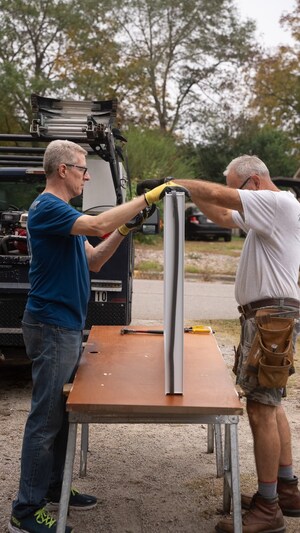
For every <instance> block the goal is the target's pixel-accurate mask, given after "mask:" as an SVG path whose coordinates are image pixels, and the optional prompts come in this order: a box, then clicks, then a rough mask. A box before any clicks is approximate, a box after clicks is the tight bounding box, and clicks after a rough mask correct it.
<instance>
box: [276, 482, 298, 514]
mask: <svg viewBox="0 0 300 533" xmlns="http://www.w3.org/2000/svg"><path fill="white" fill-rule="evenodd" d="M277 492H278V499H279V505H280V508H281V510H282V514H284V515H285V516H300V491H299V489H298V478H297V477H296V476H294V478H293V479H285V478H280V477H279V478H278V483H277Z"/></svg>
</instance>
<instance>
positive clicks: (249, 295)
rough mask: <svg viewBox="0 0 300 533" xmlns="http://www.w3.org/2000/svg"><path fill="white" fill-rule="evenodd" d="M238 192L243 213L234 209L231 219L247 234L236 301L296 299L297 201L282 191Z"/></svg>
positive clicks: (298, 256)
mask: <svg viewBox="0 0 300 533" xmlns="http://www.w3.org/2000/svg"><path fill="white" fill-rule="evenodd" d="M238 192H239V194H240V198H241V201H242V204H243V213H239V212H238V211H233V212H232V218H233V221H234V222H235V224H236V225H237V226H238V227H240V228H241V229H242V230H244V231H245V232H247V237H246V239H245V244H244V247H243V250H242V254H241V257H240V261H239V265H238V269H237V274H236V283H235V297H236V300H237V302H238V303H239V304H240V305H245V304H247V303H250V302H254V301H256V300H262V299H264V298H284V297H285V298H295V299H299V298H300V296H299V287H298V276H299V267H300V203H299V202H298V200H297V199H296V198H295V197H294V196H293V194H292V193H290V192H285V191H280V192H275V191H268V190H264V191H249V190H247V189H246V190H239V191H238Z"/></svg>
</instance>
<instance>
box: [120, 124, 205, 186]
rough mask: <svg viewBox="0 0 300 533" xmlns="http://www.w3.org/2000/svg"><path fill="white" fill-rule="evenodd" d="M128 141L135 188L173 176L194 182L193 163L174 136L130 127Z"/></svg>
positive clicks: (125, 133) (129, 159)
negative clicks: (144, 181) (154, 179)
mask: <svg viewBox="0 0 300 533" xmlns="http://www.w3.org/2000/svg"><path fill="white" fill-rule="evenodd" d="M124 135H125V137H126V138H127V140H128V147H127V153H128V164H129V169H130V174H131V179H132V182H133V184H135V183H136V182H137V181H141V180H144V179H150V178H162V177H165V176H173V177H176V178H178V179H179V178H193V177H194V173H193V170H192V168H191V164H190V161H189V160H188V159H187V158H185V157H184V153H183V151H182V148H181V147H180V146H178V145H177V143H176V141H175V139H174V137H173V136H172V135H168V134H165V133H163V132H161V131H160V130H159V129H156V130H152V129H140V128H137V127H134V126H132V127H130V128H129V129H128V131H126V132H125V131H124Z"/></svg>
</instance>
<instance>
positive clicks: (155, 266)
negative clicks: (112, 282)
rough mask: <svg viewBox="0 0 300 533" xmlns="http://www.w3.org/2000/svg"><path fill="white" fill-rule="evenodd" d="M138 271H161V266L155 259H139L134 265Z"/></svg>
mask: <svg viewBox="0 0 300 533" xmlns="http://www.w3.org/2000/svg"><path fill="white" fill-rule="evenodd" d="M135 268H136V269H137V270H139V271H140V272H149V271H150V272H162V271H163V266H162V265H160V264H159V263H157V262H156V261H140V262H139V263H137V264H136V265H135Z"/></svg>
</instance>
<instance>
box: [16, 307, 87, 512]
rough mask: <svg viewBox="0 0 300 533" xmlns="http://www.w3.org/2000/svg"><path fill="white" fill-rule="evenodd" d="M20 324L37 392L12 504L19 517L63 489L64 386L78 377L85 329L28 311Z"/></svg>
mask: <svg viewBox="0 0 300 533" xmlns="http://www.w3.org/2000/svg"><path fill="white" fill-rule="evenodd" d="M22 325H23V336H24V342H25V346H26V352H27V355H28V357H29V358H30V359H31V360H32V382H33V390H32V401H31V410H30V413H29V416H28V419H27V422H26V426H25V432H24V438H23V448H22V457H21V477H20V486H19V493H18V496H17V499H16V500H15V501H14V502H13V514H14V515H15V516H16V517H17V518H24V516H26V515H28V514H30V513H32V512H34V511H36V510H37V509H40V508H41V507H43V506H44V505H45V503H46V497H47V494H48V492H49V491H50V492H55V491H60V487H61V483H62V478H63V469H64V463H65V455H66V447H67V438H68V416H67V413H66V410H65V398H64V396H63V386H64V384H65V383H69V382H71V381H72V380H73V379H74V375H75V372H76V368H77V366H78V363H79V359H80V356H81V350H82V332H81V331H73V330H68V329H64V328H61V327H58V326H53V325H49V324H43V323H41V322H38V321H37V320H36V318H35V317H34V316H33V315H32V314H30V313H29V312H28V311H25V313H24V316H23V322H22Z"/></svg>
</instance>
